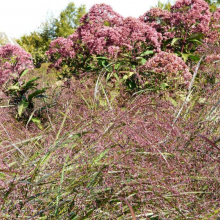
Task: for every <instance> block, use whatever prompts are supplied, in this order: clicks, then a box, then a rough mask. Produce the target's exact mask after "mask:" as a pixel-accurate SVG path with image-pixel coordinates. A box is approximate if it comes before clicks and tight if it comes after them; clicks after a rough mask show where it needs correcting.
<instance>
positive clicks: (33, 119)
mask: <svg viewBox="0 0 220 220" xmlns="http://www.w3.org/2000/svg"><path fill="white" fill-rule="evenodd" d="M31 121H33V122H34V124H36V125H37V127H38V128H40V129H41V130H43V126H42V124H41V120H40V119H39V118H36V117H32V119H31Z"/></svg>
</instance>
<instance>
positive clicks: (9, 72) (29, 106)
mask: <svg viewBox="0 0 220 220" xmlns="http://www.w3.org/2000/svg"><path fill="white" fill-rule="evenodd" d="M0 57H1V59H0V85H1V86H2V88H1V90H2V91H3V93H4V94H5V95H6V97H7V98H9V106H12V107H13V108H12V109H13V110H14V111H15V117H16V118H17V119H19V120H25V121H28V120H32V121H35V122H37V124H39V120H38V119H37V118H35V117H34V112H35V110H34V98H41V97H42V94H43V93H45V91H46V89H45V88H43V89H38V88H37V85H38V83H36V81H37V80H38V79H39V77H35V78H33V79H31V80H29V81H27V82H26V81H25V80H24V79H23V78H24V76H25V75H26V74H27V73H28V70H27V69H28V68H30V69H32V68H33V63H32V60H31V55H30V54H29V53H27V52H26V51H24V50H23V49H22V48H20V47H19V46H14V45H5V46H3V47H1V48H0Z"/></svg>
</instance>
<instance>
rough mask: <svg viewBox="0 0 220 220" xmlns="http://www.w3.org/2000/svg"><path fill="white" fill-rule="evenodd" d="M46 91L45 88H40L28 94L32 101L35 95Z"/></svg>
mask: <svg viewBox="0 0 220 220" xmlns="http://www.w3.org/2000/svg"><path fill="white" fill-rule="evenodd" d="M44 92H45V89H39V90H37V91H35V92H33V93H32V94H30V95H29V96H28V101H29V102H31V101H32V99H33V98H34V97H36V96H38V95H40V94H42V93H44Z"/></svg>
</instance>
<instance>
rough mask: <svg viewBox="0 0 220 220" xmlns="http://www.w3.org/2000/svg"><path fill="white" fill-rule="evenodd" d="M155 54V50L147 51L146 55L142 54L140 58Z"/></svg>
mask: <svg viewBox="0 0 220 220" xmlns="http://www.w3.org/2000/svg"><path fill="white" fill-rule="evenodd" d="M153 53H154V51H153V50H147V51H145V52H144V53H142V54H141V55H140V56H141V57H143V56H146V55H149V54H153Z"/></svg>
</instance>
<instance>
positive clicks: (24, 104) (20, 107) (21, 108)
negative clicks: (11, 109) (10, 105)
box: [18, 99, 29, 117]
mask: <svg viewBox="0 0 220 220" xmlns="http://www.w3.org/2000/svg"><path fill="white" fill-rule="evenodd" d="M28 105H29V102H27V101H26V100H25V99H23V100H22V101H21V102H20V103H19V105H18V115H19V117H21V115H22V114H23V112H24V111H25V109H26V108H27V107H28Z"/></svg>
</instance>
